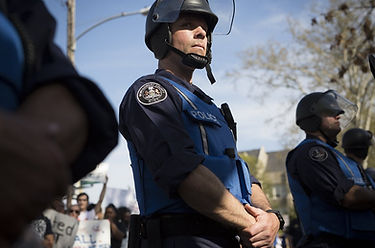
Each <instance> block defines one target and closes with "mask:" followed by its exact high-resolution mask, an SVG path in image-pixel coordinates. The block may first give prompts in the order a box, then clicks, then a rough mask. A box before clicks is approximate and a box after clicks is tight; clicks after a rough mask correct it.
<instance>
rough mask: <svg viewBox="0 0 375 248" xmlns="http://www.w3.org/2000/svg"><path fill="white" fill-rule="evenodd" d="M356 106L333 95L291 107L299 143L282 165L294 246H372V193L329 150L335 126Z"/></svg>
mask: <svg viewBox="0 0 375 248" xmlns="http://www.w3.org/2000/svg"><path fill="white" fill-rule="evenodd" d="M356 110H357V108H356V106H355V105H354V104H352V103H351V102H350V101H348V100H347V99H345V98H343V97H341V96H340V95H339V94H337V93H336V92H335V91H332V90H328V91H326V92H314V93H311V94H308V95H306V96H304V97H303V98H302V99H301V100H300V102H299V103H298V105H297V111H296V123H297V125H298V126H299V127H300V128H301V129H302V130H304V131H305V133H306V139H305V140H303V141H302V142H301V143H300V144H299V145H298V146H297V147H296V148H295V149H294V150H292V151H291V152H289V154H288V156H287V161H286V166H287V173H288V180H289V185H290V189H291V192H292V195H293V198H294V203H295V207H296V211H297V214H298V216H299V219H300V222H301V225H302V228H303V232H304V235H305V236H304V238H303V239H302V240H301V242H300V243H299V247H374V245H375V214H374V212H373V211H371V210H373V209H374V208H375V191H373V190H371V189H369V188H368V187H365V184H364V180H363V177H362V175H361V173H360V170H359V169H358V167H357V165H356V163H353V162H351V161H352V160H350V159H348V158H347V157H345V156H344V155H343V154H341V153H340V152H339V151H338V150H336V149H335V147H336V145H337V143H338V142H337V139H336V136H337V134H338V133H339V132H340V130H341V127H342V126H345V125H347V124H348V123H349V122H350V121H351V119H352V118H353V117H354V116H355V113H356Z"/></svg>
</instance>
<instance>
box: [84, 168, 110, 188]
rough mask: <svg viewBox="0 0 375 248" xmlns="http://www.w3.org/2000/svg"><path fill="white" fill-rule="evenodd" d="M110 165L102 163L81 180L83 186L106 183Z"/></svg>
mask: <svg viewBox="0 0 375 248" xmlns="http://www.w3.org/2000/svg"><path fill="white" fill-rule="evenodd" d="M108 168H109V165H108V164H106V163H100V164H99V165H98V166H97V167H96V169H95V170H93V171H92V172H90V173H89V174H87V175H86V176H85V177H84V178H82V179H81V185H85V184H95V183H104V182H105V177H106V175H107V173H108Z"/></svg>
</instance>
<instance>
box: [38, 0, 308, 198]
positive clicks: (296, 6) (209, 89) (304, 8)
mask: <svg viewBox="0 0 375 248" xmlns="http://www.w3.org/2000/svg"><path fill="white" fill-rule="evenodd" d="M65 1H66V0H44V2H45V4H46V5H47V7H48V9H49V10H50V12H51V13H52V15H53V16H54V17H55V18H56V21H57V32H56V36H55V41H56V43H57V44H58V45H59V46H60V47H61V48H62V49H63V51H66V36H67V35H66V34H67V31H66V23H67V17H66V16H67V10H66V5H65ZM214 1H217V0H214ZM152 2H153V1H152V0H136V1H135V0H76V36H75V37H77V36H78V35H79V34H81V33H82V32H83V31H85V30H87V29H88V28H89V27H91V26H92V25H94V24H96V23H97V22H99V21H101V20H103V19H105V18H107V17H111V16H114V15H118V14H120V13H121V12H134V11H139V10H140V9H142V8H144V7H147V6H150V5H151V4H152ZM312 2H313V0H304V1H300V0H278V1H275V0H272V1H271V0H236V9H235V11H236V12H235V17H234V23H233V28H232V32H231V33H230V34H229V35H227V36H225V35H214V36H213V47H212V54H213V61H212V70H213V73H214V75H215V77H216V80H217V83H216V84H214V85H210V83H209V81H208V79H207V78H206V76H205V71H197V72H196V73H195V74H194V77H193V83H194V84H196V85H198V86H199V87H200V88H201V89H203V90H204V91H205V92H206V93H207V94H208V95H210V96H211V97H212V98H214V101H215V103H216V104H217V105H218V106H219V105H220V104H221V103H223V102H227V103H228V104H229V106H230V108H231V110H232V113H233V116H234V118H235V121H236V122H237V123H238V124H237V130H238V131H237V133H238V150H239V151H244V150H252V149H259V148H260V147H261V146H263V147H264V148H265V150H266V151H276V150H280V149H283V147H282V144H281V142H280V139H282V137H281V135H282V133H283V132H282V131H281V129H282V126H280V127H278V128H276V127H275V125H274V124H272V123H269V122H268V121H267V120H268V119H269V118H271V117H273V116H275V113H278V110H279V109H280V107H282V106H284V105H285V104H286V103H287V101H286V100H283V92H275V93H274V94H275V97H272V100H269V101H267V102H265V103H263V104H259V103H258V102H257V100H258V99H251V98H250V97H249V96H248V95H249V88H250V87H249V86H250V85H251V83H252V82H251V81H249V80H239V81H238V82H235V83H233V80H231V79H229V78H228V77H227V76H226V73H227V72H229V71H231V70H233V69H238V68H240V67H241V59H240V55H241V53H242V52H243V51H244V50H246V49H247V48H252V47H256V46H261V45H263V44H265V43H266V42H267V41H269V40H272V41H277V42H279V43H287V42H291V37H290V36H289V35H288V32H287V29H288V25H287V18H288V17H293V18H294V19H299V20H300V21H301V22H303V23H305V24H306V25H309V23H310V20H311V18H312V16H311V15H310V14H309V10H310V5H311V3H312ZM145 20H146V17H145V16H143V15H140V14H138V15H133V16H126V17H121V18H118V19H115V20H111V21H109V22H106V23H104V24H102V25H100V26H98V27H96V28H95V29H93V30H91V31H90V32H88V33H86V34H85V35H84V36H82V37H81V38H80V39H79V40H78V41H77V46H76V51H75V64H76V68H77V70H78V71H79V72H80V73H81V74H82V75H83V76H85V77H88V78H90V79H91V80H93V81H94V82H96V83H97V85H98V86H99V87H100V88H101V89H102V90H103V92H104V94H105V95H106V96H107V98H108V99H109V101H110V103H111V104H112V106H113V108H114V109H115V112H116V114H117V116H118V108H119V105H120V102H121V100H122V98H123V96H124V94H125V92H126V90H127V89H128V87H129V86H130V85H131V84H132V83H133V82H134V81H135V80H136V79H137V78H139V77H141V76H143V75H146V74H152V73H153V72H154V71H155V69H156V68H157V60H156V59H155V58H154V57H153V54H152V52H150V51H149V50H148V49H147V47H146V45H145V43H144V32H145ZM257 87H262V86H261V85H259V86H257ZM283 119H284V120H285V123H290V122H293V121H294V113H290V114H287V115H286V116H284V117H283ZM104 162H105V163H108V164H109V172H108V177H109V181H108V187H114V188H123V189H126V188H128V187H133V185H134V184H133V179H132V173H131V168H130V160H129V156H128V151H127V148H126V142H125V141H124V139H123V138H122V136H121V135H120V136H119V145H118V146H117V147H116V148H115V149H114V150H113V151H112V152H111V154H110V155H109V156H108V157H107V158H106V160H105V161H104ZM100 189H101V186H100V185H96V186H94V187H93V188H92V189H90V190H92V191H93V192H94V193H93V194H94V195H93V196H92V198H93V199H94V200H95V198H97V195H99V193H97V192H98V191H100Z"/></svg>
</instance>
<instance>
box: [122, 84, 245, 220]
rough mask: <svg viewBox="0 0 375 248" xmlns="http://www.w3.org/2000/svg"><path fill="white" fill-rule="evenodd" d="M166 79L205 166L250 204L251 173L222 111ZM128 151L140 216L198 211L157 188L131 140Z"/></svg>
mask: <svg viewBox="0 0 375 248" xmlns="http://www.w3.org/2000/svg"><path fill="white" fill-rule="evenodd" d="M163 80H164V81H168V82H169V83H170V84H172V85H173V86H174V87H175V88H176V90H177V92H178V93H179V95H180V97H181V99H182V102H183V106H182V108H183V111H182V113H181V115H182V119H183V122H184V126H185V128H186V130H187V133H188V134H189V135H190V137H191V139H192V140H193V141H194V144H195V149H196V152H197V153H198V154H201V155H203V156H204V161H203V162H202V164H203V165H204V166H206V167H207V168H208V169H210V170H211V171H212V172H213V173H214V174H215V175H216V176H217V177H218V178H219V179H220V180H221V182H222V183H223V184H224V186H225V187H226V188H227V189H228V190H229V192H230V193H231V194H232V195H234V196H235V197H236V198H237V199H238V200H239V201H240V202H241V203H244V204H245V203H249V204H250V203H251V201H250V196H251V181H250V172H249V169H248V167H247V165H246V163H245V162H244V161H243V160H242V159H240V158H239V156H238V154H237V150H236V144H235V141H234V138H233V134H232V132H231V131H230V129H229V127H228V125H227V123H226V121H225V119H224V116H223V115H222V114H221V112H220V110H219V109H218V108H217V107H216V106H215V105H214V104H207V103H205V102H204V101H202V100H201V99H200V98H199V97H197V96H195V95H194V94H193V93H191V92H190V91H189V90H187V89H186V88H185V87H183V86H181V85H179V84H178V83H176V82H173V81H172V80H170V79H167V78H164V77H163ZM192 105H193V106H194V107H193V106H192ZM228 148H229V149H234V156H233V158H230V157H229V156H228V155H226V154H225V150H226V149H228ZM128 149H129V153H130V159H131V162H132V169H133V176H134V181H135V188H136V193H137V200H138V205H139V208H140V214H141V215H143V216H150V215H152V214H154V213H189V212H195V211H194V210H193V209H191V208H190V207H188V206H187V205H186V204H185V202H184V201H183V200H182V199H180V198H174V199H171V198H169V197H168V195H167V194H166V193H165V192H164V191H163V190H162V189H161V188H160V187H159V186H157V185H156V183H155V182H154V180H153V179H152V175H151V173H150V171H149V170H148V168H147V166H146V165H145V164H144V161H143V160H142V159H141V158H140V157H139V156H138V155H137V152H136V150H135V147H134V146H133V144H132V143H131V142H129V141H128Z"/></svg>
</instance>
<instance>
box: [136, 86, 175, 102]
mask: <svg viewBox="0 0 375 248" xmlns="http://www.w3.org/2000/svg"><path fill="white" fill-rule="evenodd" d="M167 96H168V94H167V91H166V90H165V89H164V87H163V86H161V85H160V84H158V83H155V82H148V83H146V84H144V85H143V86H142V87H141V88H139V90H138V92H137V100H138V102H140V103H141V104H143V105H151V104H155V103H158V102H162V101H164V100H165V99H167Z"/></svg>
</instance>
